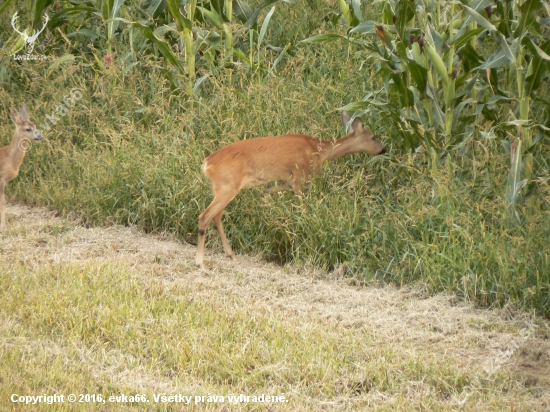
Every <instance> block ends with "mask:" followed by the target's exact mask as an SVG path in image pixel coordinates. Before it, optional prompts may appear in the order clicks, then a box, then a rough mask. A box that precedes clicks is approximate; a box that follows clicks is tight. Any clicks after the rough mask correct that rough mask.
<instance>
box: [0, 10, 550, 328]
mask: <svg viewBox="0 0 550 412" xmlns="http://www.w3.org/2000/svg"><path fill="white" fill-rule="evenodd" d="M306 7H307V6H306V5H305V3H299V4H297V5H296V6H285V7H280V8H278V9H277V13H276V14H275V16H274V20H273V21H272V25H271V27H270V30H268V42H270V43H271V44H275V45H279V44H286V43H287V42H293V43H296V42H298V41H299V40H301V39H303V38H305V37H307V36H309V35H311V34H314V33H317V32H318V31H319V30H332V29H331V28H330V27H328V26H327V25H326V24H324V23H321V21H322V15H320V14H319V13H314V12H308V13H305V12H304V10H306V9H305V8H306ZM307 10H309V9H307ZM123 39H124V38H123V37H122V36H121V40H120V41H121V43H120V44H118V45H117V47H119V49H120V53H119V54H118V58H117V59H116V60H115V64H114V65H113V66H112V67H111V68H110V69H105V68H103V67H100V66H99V65H98V64H97V63H96V62H95V60H94V59H89V58H88V56H78V55H76V56H75V58H74V60H66V61H65V62H64V63H63V64H61V65H59V66H57V67H54V68H50V64H51V63H50V62H24V63H25V64H21V63H17V62H13V61H11V60H9V59H8V60H6V64H7V65H8V67H9V68H10V71H9V73H10V76H11V77H10V79H9V80H10V82H9V83H8V82H7V81H6V82H5V83H2V84H3V86H2V89H0V97H1V100H2V102H4V103H3V107H2V110H3V113H4V116H3V117H4V118H6V119H7V118H8V115H7V113H8V111H9V108H10V107H11V106H17V105H19V104H20V102H22V101H26V102H27V104H28V105H29V107H30V108H31V109H30V110H31V115H32V119H33V120H34V121H35V122H36V123H37V124H38V125H41V124H44V123H45V122H46V119H47V117H46V116H47V115H49V114H51V113H52V112H55V111H56V108H57V107H58V106H59V105H60V104H62V103H63V98H64V96H69V95H70V91H71V90H72V89H73V88H78V89H79V90H81V92H82V95H83V98H82V99H81V100H79V101H78V102H76V105H75V106H74V107H72V108H70V110H69V111H68V113H67V114H66V115H65V116H63V117H62V118H61V119H60V121H58V122H57V123H56V124H55V125H51V128H50V131H44V128H42V130H43V131H44V133H45V135H46V139H45V140H44V141H42V142H41V143H40V144H35V145H33V146H32V148H31V150H30V152H29V154H28V156H27V158H26V159H25V163H24V165H23V167H22V170H21V175H20V176H19V178H18V179H17V180H16V181H14V182H11V183H10V184H9V185H8V187H7V193H8V196H9V198H11V199H20V200H22V201H25V202H27V203H29V204H36V205H45V206H48V207H50V208H52V209H56V210H58V211H60V212H61V213H69V212H75V211H76V212H77V213H79V214H80V215H81V216H82V217H83V218H84V219H86V220H87V222H88V223H90V224H105V223H109V222H115V223H121V224H134V225H138V226H140V227H141V228H143V230H145V231H162V230H168V231H170V232H172V233H175V234H176V235H177V236H179V237H180V238H181V239H184V240H185V241H187V242H190V243H195V242H196V237H197V220H198V216H199V214H200V213H201V212H202V211H203V210H204V209H205V208H206V207H207V206H208V204H209V203H210V201H211V200H212V194H211V189H210V183H209V182H208V180H207V179H206V178H205V177H204V176H203V175H202V173H201V171H200V165H201V163H202V161H203V159H204V158H205V157H206V156H208V155H209V154H211V153H212V152H214V151H215V150H216V149H218V148H220V147H221V146H223V145H225V144H228V143H232V142H235V141H238V140H242V139H246V138H251V137H255V136H264V135H278V134H284V133H288V132H295V133H306V134H309V135H312V136H316V137H320V138H323V139H332V138H336V137H341V136H343V135H344V134H345V133H344V130H343V126H342V125H341V122H340V115H339V113H338V112H337V111H336V110H335V109H336V108H338V107H341V106H343V105H345V104H347V103H349V102H352V101H356V100H358V99H360V98H361V97H362V96H363V95H364V94H365V93H366V92H368V91H369V90H372V89H375V88H379V87H380V82H379V80H377V79H376V77H375V76H374V73H375V70H376V68H375V67H371V66H370V64H369V63H368V62H366V58H367V57H368V56H367V53H366V51H365V50H364V49H360V48H357V47H355V46H353V47H350V46H348V45H345V44H342V43H338V42H335V43H331V44H328V45H323V46H322V47H321V46H317V45H304V44H297V45H296V48H295V51H296V55H295V56H288V57H286V58H285V59H284V60H283V62H282V63H281V64H280V65H279V66H278V69H277V70H276V72H275V75H276V76H275V77H274V76H267V75H265V76H259V74H258V73H251V72H250V70H249V69H248V68H247V67H245V66H242V65H231V64H229V63H227V62H226V63H227V64H225V65H222V66H219V67H217V68H208V67H206V66H205V67H202V68H201V70H203V72H204V73H206V74H209V75H210V78H209V80H208V81H207V82H206V83H205V85H204V88H203V89H202V91H201V92H200V93H199V94H198V95H196V96H194V97H193V98H189V97H188V96H185V94H184V93H183V92H182V91H181V90H177V89H176V90H175V89H174V87H173V86H172V85H171V84H170V82H169V81H168V80H167V79H166V71H165V69H164V68H163V67H164V66H163V63H162V62H159V61H158V60H156V59H155V58H153V57H151V56H142V58H141V59H140V60H139V64H138V65H137V66H134V67H133V68H131V69H130V70H128V71H125V69H126V68H127V67H129V63H130V62H131V57H128V56H129V55H130V56H131V54H130V53H126V54H124V53H123V51H127V49H128V44H126V43H124V41H123ZM58 52H59V53H61V54H62V53H63V51H58ZM99 57H100V58H101V56H99ZM274 57H275V56H270V55H269V54H267V55H266V64H269V62H270V61H272V60H273V58H274ZM270 59H271V60H270ZM27 63H28V64H27ZM536 114H537V115H538V116H544V115H545V112H544V110H539V111H538V112H537V111H536ZM364 120H365V122H366V123H367V124H368V125H369V126H370V127H371V128H372V130H374V131H375V133H376V134H377V135H378V136H380V138H381V140H382V141H383V143H384V144H385V145H386V147H387V148H388V149H389V156H385V157H384V156H382V157H376V158H372V157H369V156H367V155H355V156H350V157H346V158H343V159H338V160H336V161H335V162H333V163H331V164H328V165H326V166H325V167H324V170H323V171H322V173H321V175H320V176H319V177H317V178H316V179H314V180H313V181H312V182H311V184H310V186H309V188H308V191H307V193H305V194H304V196H303V198H302V199H297V198H295V197H294V196H293V195H292V194H291V193H284V194H277V195H272V196H265V195H264V194H263V188H256V189H247V190H243V191H242V193H240V194H239V195H238V196H237V198H236V199H235V200H234V201H233V202H232V203H231V204H230V205H229V206H228V208H227V210H226V214H225V216H224V225H225V228H226V233H227V235H228V238H229V240H230V242H231V244H232V245H233V247H234V249H235V251H236V252H237V253H239V254H247V253H248V254H262V255H263V256H265V257H266V258H267V259H270V260H274V261H277V262H281V263H286V262H290V261H292V262H296V263H301V264H313V265H315V266H318V267H321V268H324V269H326V270H333V269H339V270H343V271H344V272H345V273H347V274H348V275H350V276H354V277H356V278H357V279H358V280H359V281H360V282H369V281H372V280H376V281H377V280H384V281H390V282H394V283H396V284H399V285H403V284H407V283H411V282H416V281H420V282H422V283H424V284H426V285H428V287H429V288H430V290H432V291H441V290H451V291H453V292H455V293H458V294H459V295H460V296H462V297H463V298H465V299H470V300H472V301H475V302H476V303H479V304H481V305H504V304H506V303H513V304H514V305H517V306H518V307H521V308H525V309H535V310H536V311H537V312H538V313H540V314H542V315H544V316H547V317H548V316H550V253H549V249H548V246H547V245H548V244H549V242H550V219H549V213H550V209H549V205H550V189H549V186H548V172H549V170H550V165H549V164H548V160H547V159H549V158H550V156H549V155H550V153H549V150H548V144H547V142H546V141H544V142H541V144H538V145H537V146H536V150H535V153H534V159H535V160H534V170H533V176H534V178H533V181H532V182H530V184H529V193H530V194H529V196H528V197H527V199H526V202H525V205H524V206H523V207H522V210H521V214H522V219H521V221H519V222H512V221H511V220H510V218H509V213H508V211H507V209H506V203H505V200H504V194H505V187H506V179H507V176H508V170H509V164H510V163H509V154H508V153H507V152H506V150H505V149H504V148H503V145H502V142H500V141H491V140H485V139H482V138H481V137H480V140H478V141H470V142H464V144H463V145H462V146H459V147H457V148H455V149H454V150H452V151H450V152H445V153H436V152H430V151H429V150H427V149H426V148H425V147H419V148H418V150H410V149H409V148H408V147H406V145H405V143H404V142H402V141H400V140H399V137H398V135H397V134H396V133H395V130H393V129H392V127H391V126H390V125H388V124H386V123H385V122H384V120H383V119H375V118H369V119H364ZM481 126H483V127H485V126H486V125H481ZM12 131H13V127H12V125H11V124H10V123H9V122H3V123H2V135H3V136H11V134H12ZM4 139H5V143H7V138H4ZM207 239H208V240H207V242H208V243H207V255H206V264H207V265H208V256H209V255H208V254H211V253H220V252H221V245H220V242H219V239H218V237H217V235H216V234H215V231H214V230H211V231H209V234H208V237H207Z"/></svg>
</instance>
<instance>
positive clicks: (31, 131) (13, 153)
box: [0, 106, 42, 230]
mask: <svg viewBox="0 0 550 412" xmlns="http://www.w3.org/2000/svg"><path fill="white" fill-rule="evenodd" d="M11 119H12V120H13V122H14V123H15V133H14V135H13V138H12V139H11V143H10V144H9V146H6V147H2V148H0V230H4V229H6V198H5V196H4V187H5V186H6V183H8V182H9V181H10V180H12V179H15V178H16V177H17V174H18V173H19V167H20V166H21V163H22V162H23V158H24V157H25V153H26V152H27V150H28V149H29V144H30V142H31V141H33V140H42V135H41V134H40V133H39V132H38V131H37V130H36V126H35V125H34V124H32V123H31V122H30V120H29V112H28V111H27V107H26V106H22V107H21V111H20V112H17V110H15V109H13V108H12V109H11Z"/></svg>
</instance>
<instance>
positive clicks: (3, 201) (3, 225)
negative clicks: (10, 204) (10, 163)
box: [0, 181, 6, 230]
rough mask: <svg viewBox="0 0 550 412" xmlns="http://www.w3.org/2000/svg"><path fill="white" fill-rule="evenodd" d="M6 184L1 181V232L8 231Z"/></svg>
mask: <svg viewBox="0 0 550 412" xmlns="http://www.w3.org/2000/svg"><path fill="white" fill-rule="evenodd" d="M4 186H5V182H4V181H0V230H4V229H6V197H5V196H4Z"/></svg>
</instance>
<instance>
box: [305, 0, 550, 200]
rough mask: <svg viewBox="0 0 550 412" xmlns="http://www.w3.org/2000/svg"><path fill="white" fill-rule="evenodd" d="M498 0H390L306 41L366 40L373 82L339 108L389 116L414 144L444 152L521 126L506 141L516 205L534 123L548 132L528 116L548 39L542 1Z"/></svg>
mask: <svg viewBox="0 0 550 412" xmlns="http://www.w3.org/2000/svg"><path fill="white" fill-rule="evenodd" d="M496 3H497V6H496V8H495V7H493V0H472V1H470V2H467V1H465V2H458V1H454V0H446V1H437V2H436V1H433V0H417V1H415V0H388V1H385V2H384V3H383V4H382V13H381V14H382V16H381V20H382V21H381V22H374V21H364V22H362V23H360V24H358V25H356V26H355V27H354V28H353V29H352V30H351V31H350V34H349V35H339V34H334V33H329V34H321V35H318V36H314V37H311V38H309V39H306V41H307V42H325V41H334V40H336V39H339V38H344V39H346V40H348V41H350V42H353V43H355V44H358V45H362V46H363V47H364V48H365V49H366V51H367V53H368V55H367V60H368V61H373V62H375V63H376V65H377V71H376V73H375V75H374V76H373V78H372V81H371V85H372V88H373V89H374V90H370V91H368V93H367V94H366V95H365V96H364V98H363V99H362V100H361V101H358V102H353V103H350V104H348V105H346V106H345V107H343V108H341V109H342V110H348V111H359V113H358V115H363V114H367V115H370V116H377V117H379V118H383V119H387V120H388V121H389V123H390V124H391V125H393V126H395V127H396V129H397V130H398V133H399V134H400V135H401V136H402V137H403V138H404V139H405V141H406V142H408V144H409V145H410V147H411V148H415V147H416V146H418V145H421V144H424V145H427V146H429V147H432V148H434V149H436V150H439V151H446V150H449V149H451V148H452V147H454V146H456V145H458V144H463V143H464V142H466V141H468V140H471V139H473V138H474V137H477V136H478V134H481V135H482V136H483V137H497V135H498V136H500V137H503V136H505V135H506V133H509V131H510V128H511V127H517V128H518V133H517V135H513V137H512V142H511V144H510V145H509V146H510V150H511V158H512V168H511V172H510V179H509V184H508V190H507V197H508V200H509V203H510V205H512V206H513V205H515V204H516V203H517V202H518V200H519V193H520V190H521V188H522V187H523V186H525V183H526V179H527V178H528V177H529V173H530V172H529V171H530V170H531V168H532V159H533V155H532V153H527V151H529V150H531V148H532V147H533V144H534V143H536V141H538V140H540V136H539V137H538V138H537V139H535V140H533V139H532V138H531V130H532V129H533V128H538V129H539V130H542V131H543V132H547V131H548V130H547V129H546V128H545V127H544V126H543V125H540V124H536V122H534V120H533V119H532V118H531V117H530V111H529V102H530V101H531V100H532V99H534V98H536V92H537V90H539V89H540V86H541V84H542V82H543V79H544V78H545V77H544V76H545V73H546V70H547V67H548V61H549V60H550V56H549V55H548V53H549V52H550V41H549V40H548V39H547V36H546V38H545V36H543V35H542V31H541V30H542V29H541V27H542V26H544V25H548V20H549V19H547V18H541V17H539V16H538V12H539V11H540V10H539V0H526V1H525V2H523V3H521V4H520V3H519V2H518V1H515V0H497V1H496ZM482 42H485V44H483V45H482ZM378 79H381V81H378ZM495 133H496V135H495Z"/></svg>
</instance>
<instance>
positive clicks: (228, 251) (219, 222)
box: [214, 210, 235, 259]
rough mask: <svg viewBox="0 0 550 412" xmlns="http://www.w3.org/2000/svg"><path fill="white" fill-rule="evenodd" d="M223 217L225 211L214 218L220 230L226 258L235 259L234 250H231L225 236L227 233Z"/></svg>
mask: <svg viewBox="0 0 550 412" xmlns="http://www.w3.org/2000/svg"><path fill="white" fill-rule="evenodd" d="M222 215H223V210H222V211H221V212H220V213H218V214H217V215H216V216H214V225H215V226H216V229H217V230H218V234H219V235H220V238H221V239H222V244H223V248H224V249H225V256H227V257H229V258H231V259H235V253H233V249H231V245H230V244H229V242H228V241H227V237H226V236H225V232H224V231H223V225H222Z"/></svg>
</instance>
